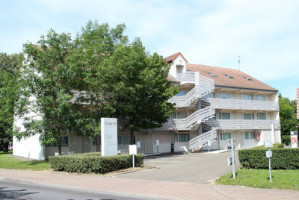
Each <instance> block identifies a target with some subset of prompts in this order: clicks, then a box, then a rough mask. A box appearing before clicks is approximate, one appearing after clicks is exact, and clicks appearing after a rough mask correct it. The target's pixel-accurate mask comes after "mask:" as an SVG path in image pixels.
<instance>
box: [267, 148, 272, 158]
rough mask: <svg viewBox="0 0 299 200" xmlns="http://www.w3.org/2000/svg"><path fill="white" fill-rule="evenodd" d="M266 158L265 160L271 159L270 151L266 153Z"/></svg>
mask: <svg viewBox="0 0 299 200" xmlns="http://www.w3.org/2000/svg"><path fill="white" fill-rule="evenodd" d="M266 157H267V158H271V157H272V151H271V150H268V151H266Z"/></svg>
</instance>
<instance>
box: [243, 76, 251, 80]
mask: <svg viewBox="0 0 299 200" xmlns="http://www.w3.org/2000/svg"><path fill="white" fill-rule="evenodd" d="M242 77H243V78H245V79H246V80H248V81H252V79H251V78H248V77H246V76H242Z"/></svg>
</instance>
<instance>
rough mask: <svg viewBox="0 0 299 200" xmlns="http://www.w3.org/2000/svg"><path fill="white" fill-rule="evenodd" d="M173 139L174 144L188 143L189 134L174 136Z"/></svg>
mask: <svg viewBox="0 0 299 200" xmlns="http://www.w3.org/2000/svg"><path fill="white" fill-rule="evenodd" d="M174 137H175V141H176V142H189V134H186V133H184V134H175V135H174Z"/></svg>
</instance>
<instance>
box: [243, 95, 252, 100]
mask: <svg viewBox="0 0 299 200" xmlns="http://www.w3.org/2000/svg"><path fill="white" fill-rule="evenodd" d="M242 99H243V100H253V96H252V95H249V94H242Z"/></svg>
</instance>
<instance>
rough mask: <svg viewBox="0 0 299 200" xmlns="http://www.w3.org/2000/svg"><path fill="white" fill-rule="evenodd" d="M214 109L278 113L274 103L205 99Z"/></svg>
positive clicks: (276, 104) (277, 107)
mask: <svg viewBox="0 0 299 200" xmlns="http://www.w3.org/2000/svg"><path fill="white" fill-rule="evenodd" d="M207 100H208V101H209V102H210V103H211V104H212V106H213V107H214V108H219V109H243V110H271V111H273V110H274V111H278V110H279V104H278V102H275V101H256V100H241V99H219V98H208V99H207Z"/></svg>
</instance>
